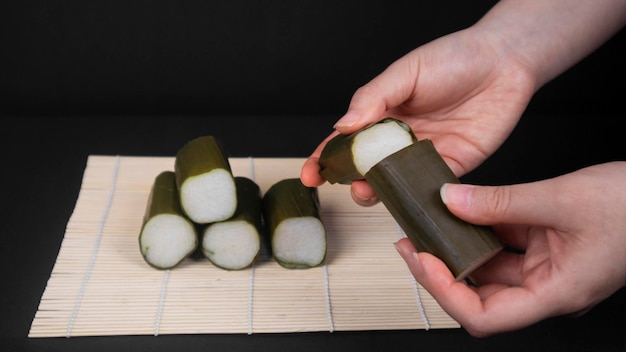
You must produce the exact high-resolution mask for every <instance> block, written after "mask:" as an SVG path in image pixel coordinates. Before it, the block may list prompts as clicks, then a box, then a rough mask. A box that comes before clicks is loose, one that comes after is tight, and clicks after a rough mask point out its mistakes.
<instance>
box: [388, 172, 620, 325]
mask: <svg viewBox="0 0 626 352" xmlns="http://www.w3.org/2000/svg"><path fill="white" fill-rule="evenodd" d="M624 180H626V162H614V163H607V164H600V165H596V166H592V167H588V168H585V169H581V170H579V171H577V172H573V173H570V174H567V175H564V176H560V177H556V178H553V179H549V180H544V181H539V182H534V183H527V184H519V185H511V186H498V187H487V186H470V185H457V184H453V185H448V186H445V187H444V188H443V189H442V199H444V203H446V205H447V207H448V208H449V209H450V211H451V212H452V213H454V214H455V215H457V216H458V217H460V218H462V219H464V220H466V221H468V222H471V223H475V224H482V225H491V226H493V228H494V230H495V231H496V233H497V234H498V236H499V237H500V239H501V240H502V241H503V243H506V244H507V245H509V246H511V247H513V248H517V249H519V250H522V251H524V253H523V254H518V253H514V252H512V251H503V252H501V253H500V254H498V255H497V256H496V257H494V259H492V260H491V261H489V262H488V263H487V264H485V265H484V266H482V267H481V268H479V269H478V270H476V271H475V272H474V273H473V274H472V276H471V279H472V281H474V282H475V283H476V284H477V286H469V285H467V284H466V283H465V282H456V281H455V280H454V277H453V276H452V273H451V272H450V271H449V270H448V268H447V267H446V266H445V264H444V263H443V262H442V261H440V260H439V259H437V258H436V257H434V256H432V255H430V254H429V253H416V251H415V249H414V248H413V246H412V244H411V243H410V241H409V240H408V239H402V240H401V241H399V242H398V243H397V248H398V251H399V252H400V254H401V256H402V257H403V258H404V260H405V261H406V262H407V264H408V266H409V268H410V270H411V272H412V273H413V275H414V276H415V278H416V280H417V281H418V282H419V283H420V284H421V285H422V286H423V287H424V288H425V289H426V290H428V292H430V293H431V295H432V296H433V297H434V298H435V299H436V300H437V302H439V304H440V305H441V307H442V308H443V309H444V310H445V311H446V312H447V313H448V314H449V315H450V316H451V317H452V318H454V319H456V320H457V321H458V322H459V323H460V324H461V325H462V326H463V327H464V328H465V329H467V331H468V332H469V333H470V334H472V335H475V336H485V335H490V334H494V333H499V332H503V331H509V330H514V329H518V328H522V327H525V326H528V325H531V324H533V323H535V322H538V321H540V320H543V319H545V318H548V317H553V316H559V315H568V314H574V315H575V314H582V313H584V312H586V311H587V310H589V309H591V308H592V307H593V306H594V305H596V304H597V303H599V302H600V301H602V300H604V299H605V298H607V297H608V296H610V295H611V294H613V293H614V292H616V291H617V290H619V289H620V288H621V287H623V286H624V285H625V280H626V187H624Z"/></svg>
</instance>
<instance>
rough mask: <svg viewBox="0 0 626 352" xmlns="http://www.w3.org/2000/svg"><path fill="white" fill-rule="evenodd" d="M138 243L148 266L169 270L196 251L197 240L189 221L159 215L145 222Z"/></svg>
mask: <svg viewBox="0 0 626 352" xmlns="http://www.w3.org/2000/svg"><path fill="white" fill-rule="evenodd" d="M139 242H140V243H139V245H140V249H141V254H142V255H143V257H144V259H145V260H146V262H147V263H148V264H150V265H152V266H154V267H155V268H158V269H170V268H173V267H174V266H176V265H178V264H179V263H180V262H182V261H183V260H184V259H185V258H186V257H187V256H189V255H190V254H191V253H193V252H194V251H195V250H196V247H197V245H198V238H197V236H196V230H195V228H194V226H193V224H192V223H191V222H190V221H189V220H187V219H185V218H184V217H182V216H179V215H174V214H160V215H156V216H154V217H153V218H151V219H150V220H149V221H148V222H146V224H145V225H144V226H143V229H142V231H141V235H140V238H139Z"/></svg>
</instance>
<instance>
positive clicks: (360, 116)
mask: <svg viewBox="0 0 626 352" xmlns="http://www.w3.org/2000/svg"><path fill="white" fill-rule="evenodd" d="M409 64H410V63H409V60H408V59H407V58H400V59H399V60H397V61H396V62H394V63H392V64H391V65H390V66H389V67H388V68H387V69H386V70H385V71H383V72H382V73H381V74H379V75H378V76H376V77H375V78H374V79H372V80H371V81H370V82H368V83H367V84H366V85H364V86H362V87H361V88H359V89H357V91H356V92H355V93H354V95H353V96H352V100H351V101H350V106H349V107H348V111H347V112H346V114H345V115H344V116H343V117H342V118H340V119H339V120H338V121H337V122H336V123H335V126H334V127H335V129H336V130H337V131H339V132H340V133H343V134H350V133H352V132H355V131H357V130H359V129H361V128H364V127H365V126H367V125H370V124H372V123H374V122H377V121H379V120H381V119H382V118H384V117H388V116H386V115H385V114H386V112H387V111H388V110H390V109H393V108H395V107H397V106H398V105H400V104H402V103H404V102H405V101H407V100H408V99H409V98H410V97H411V96H412V95H413V90H414V86H415V84H414V82H415V80H416V79H417V76H411V75H410V74H408V73H410V72H412V71H414V70H412V69H411V68H410V66H409ZM394 117H395V116H394Z"/></svg>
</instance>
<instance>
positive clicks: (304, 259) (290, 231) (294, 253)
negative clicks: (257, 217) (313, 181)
mask: <svg viewBox="0 0 626 352" xmlns="http://www.w3.org/2000/svg"><path fill="white" fill-rule="evenodd" d="M263 218H264V220H265V224H266V232H267V234H268V236H269V242H270V245H271V249H272V255H273V257H274V258H275V259H276V261H277V262H278V263H279V264H280V265H281V266H283V267H285V268H288V269H304V268H311V267H315V266H318V265H320V264H322V263H323V262H324V259H325V258H326V230H325V228H324V224H323V222H322V219H321V217H320V202H319V196H318V190H317V188H316V187H306V186H304V185H303V184H302V182H300V179H298V178H288V179H283V180H280V181H278V182H276V183H275V184H273V185H272V186H271V187H270V188H269V189H268V190H267V192H265V195H264V196H263Z"/></svg>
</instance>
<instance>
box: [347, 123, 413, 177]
mask: <svg viewBox="0 0 626 352" xmlns="http://www.w3.org/2000/svg"><path fill="white" fill-rule="evenodd" d="M414 142H415V139H414V137H413V135H412V132H410V131H407V130H406V129H405V128H403V127H402V126H401V125H400V124H398V123H396V122H393V121H392V122H386V123H378V124H374V125H372V126H371V127H369V128H367V129H364V130H363V131H361V132H359V133H358V134H357V135H356V136H355V137H354V141H353V143H352V154H353V156H354V166H355V168H356V169H357V171H359V173H360V174H361V175H365V174H366V173H367V172H368V171H369V170H370V169H371V168H372V166H374V165H376V164H377V163H378V162H380V161H381V160H383V159H384V158H385V157H387V156H389V155H391V154H393V153H395V152H397V151H398V150H400V149H402V148H405V147H407V146H409V145H411V144H413V143H414Z"/></svg>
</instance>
